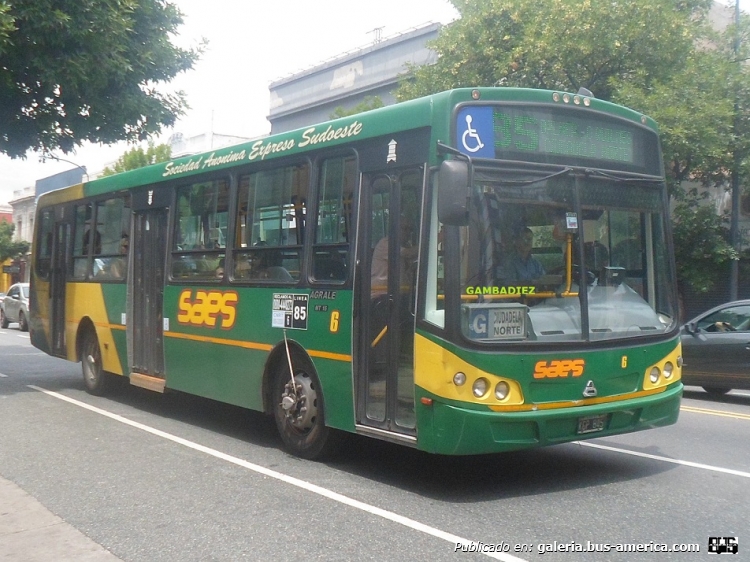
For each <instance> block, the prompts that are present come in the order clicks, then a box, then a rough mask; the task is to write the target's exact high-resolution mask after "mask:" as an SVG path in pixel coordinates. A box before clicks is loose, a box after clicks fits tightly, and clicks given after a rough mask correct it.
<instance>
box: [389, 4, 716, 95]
mask: <svg viewBox="0 0 750 562" xmlns="http://www.w3.org/2000/svg"><path fill="white" fill-rule="evenodd" d="M452 3H453V5H454V6H455V7H456V9H457V10H458V12H459V13H460V14H461V18H460V19H459V20H457V21H455V22H453V23H452V24H450V25H448V26H447V27H445V28H444V29H443V30H442V31H441V33H440V35H439V36H438V38H437V39H436V40H435V41H433V42H432V48H433V49H435V50H436V51H437V53H438V56H439V58H438V62H437V63H436V64H434V65H431V66H424V67H419V68H416V67H413V68H412V73H411V76H410V77H409V78H408V79H407V80H405V81H404V83H403V84H402V85H401V86H400V88H399V90H398V92H397V95H398V98H399V99H401V100H404V99H410V98H414V97H418V96H421V95H425V94H428V93H434V92H436V91H440V90H445V89H449V88H455V87H473V86H519V87H528V88H547V89H555V90H565V91H573V92H576V91H578V89H579V88H580V87H586V88H588V89H589V90H591V91H593V92H594V93H595V94H596V96H597V97H599V98H603V99H610V98H611V97H612V94H613V80H614V79H621V80H625V79H627V80H629V81H631V82H635V83H637V84H639V85H641V86H642V87H648V86H649V85H650V83H651V81H652V80H653V79H654V78H655V77H663V76H665V75H668V74H671V73H673V72H676V71H679V69H680V68H681V67H682V66H683V64H684V61H685V58H686V56H687V55H688V54H689V53H690V52H691V51H692V49H693V45H694V44H695V41H696V39H697V38H698V37H700V36H701V33H702V29H703V28H702V26H701V22H702V21H703V19H704V18H703V16H704V15H705V13H706V11H707V10H708V8H709V6H710V5H711V1H710V0H630V1H628V2H595V1H591V0H585V1H579V0H452Z"/></svg>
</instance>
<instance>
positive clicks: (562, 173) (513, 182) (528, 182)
mask: <svg viewBox="0 0 750 562" xmlns="http://www.w3.org/2000/svg"><path fill="white" fill-rule="evenodd" d="M572 171H573V168H565V169H563V170H560V171H559V172H555V173H554V174H549V175H548V176H543V177H541V178H534V179H532V180H507V179H501V180H496V181H497V183H499V184H500V185H520V186H525V185H534V184H535V183H540V182H545V181H547V180H551V179H553V178H557V177H560V176H565V175H567V174H569V173H570V172H572Z"/></svg>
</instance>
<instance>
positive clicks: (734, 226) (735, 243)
mask: <svg viewBox="0 0 750 562" xmlns="http://www.w3.org/2000/svg"><path fill="white" fill-rule="evenodd" d="M734 25H735V32H734V59H735V64H738V65H739V64H740V61H739V56H740V0H735V3H734ZM739 72H741V70H740V69H739V68H738V73H739ZM738 96H739V93H738V92H735V94H734V121H733V124H732V129H733V135H732V136H733V142H734V148H733V154H732V222H731V224H730V227H729V234H730V236H731V238H732V247H733V248H734V250H735V251H736V252H737V254H738V255H739V253H740V250H741V249H742V240H741V238H740V164H741V163H742V162H741V157H740V147H739V138H738V137H739V126H740V105H739V100H738V99H737V98H738ZM739 277H740V262H739V259H734V260H732V267H731V271H730V274H729V300H730V301H734V300H737V298H738V297H737V295H738V291H739Z"/></svg>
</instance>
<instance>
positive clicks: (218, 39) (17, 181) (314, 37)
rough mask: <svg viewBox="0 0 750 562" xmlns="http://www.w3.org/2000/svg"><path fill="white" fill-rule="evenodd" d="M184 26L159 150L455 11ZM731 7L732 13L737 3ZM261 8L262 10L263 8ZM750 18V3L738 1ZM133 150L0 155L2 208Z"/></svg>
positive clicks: (407, 7)
mask: <svg viewBox="0 0 750 562" xmlns="http://www.w3.org/2000/svg"><path fill="white" fill-rule="evenodd" d="M172 3H174V4H176V5H177V6H178V7H179V8H180V10H181V11H182V12H183V14H184V20H185V23H184V25H183V26H181V27H180V29H179V35H178V36H177V37H175V39H174V41H175V43H176V44H178V45H179V46H181V47H191V46H196V45H198V43H199V42H200V40H201V39H202V38H205V39H206V40H207V41H208V45H207V47H206V51H205V53H204V54H203V56H202V57H201V60H199V61H198V63H197V64H196V65H195V66H194V68H193V69H192V70H190V71H188V72H187V73H183V74H180V75H178V76H177V77H176V78H175V79H174V80H173V81H172V82H171V83H169V84H168V85H166V86H165V90H167V91H175V90H183V91H184V92H185V93H186V94H187V102H188V104H189V106H190V109H189V110H188V111H187V113H186V115H185V116H184V117H183V118H182V119H180V121H178V122H177V123H176V124H175V126H174V127H173V128H171V129H166V130H165V131H164V133H163V134H162V136H161V137H160V138H158V139H156V142H157V143H159V142H166V141H167V139H168V138H169V136H171V134H173V133H175V132H180V133H182V134H184V135H185V136H186V137H190V136H193V135H199V134H202V133H208V132H211V131H213V132H214V133H217V134H225V135H237V136H243V137H257V136H260V135H264V134H267V133H268V132H269V131H270V124H269V122H268V120H267V119H266V117H267V115H268V112H269V101H270V94H269V91H268V86H269V84H270V83H271V82H274V81H275V80H277V79H279V78H283V77H287V76H290V75H291V74H294V73H296V72H298V71H300V70H305V69H308V68H311V67H313V66H316V65H317V64H319V63H322V62H324V61H327V60H329V59H332V58H335V57H337V56H338V55H340V54H343V53H345V52H348V51H351V50H356V49H357V48H360V47H364V46H367V45H369V44H371V43H372V41H373V39H374V38H375V34H374V30H375V29H376V28H382V31H381V33H382V37H383V38H386V37H390V36H392V35H396V34H398V33H401V32H404V31H407V30H409V29H411V28H413V27H417V26H421V25H422V24H425V23H429V22H440V23H449V22H450V21H452V20H453V19H455V18H456V17H457V15H458V14H457V13H456V11H455V9H454V8H453V6H452V5H451V4H450V2H449V1H448V0H368V1H366V2H365V1H362V0H316V1H315V2H311V1H310V0H285V1H275V2H274V1H270V2H263V3H260V2H255V1H248V0H212V1H210V2H207V1H206V0H172ZM724 3H726V4H730V5H732V6H733V5H734V3H733V1H732V0H724ZM259 6H261V7H259ZM740 8H741V9H742V10H743V11H745V12H750V0H740ZM131 146H132V145H128V144H125V143H118V144H115V145H111V146H101V145H91V144H86V145H84V146H83V147H81V148H79V149H77V150H76V152H75V153H70V154H62V153H61V152H57V153H55V154H56V155H57V156H59V157H60V158H64V159H65V160H68V161H69V162H60V161H53V160H48V161H46V162H44V163H42V162H40V161H39V157H38V156H37V155H36V154H35V153H29V154H28V155H27V157H26V159H23V160H21V159H16V160H11V159H10V158H8V157H6V156H4V155H0V204H3V203H7V202H8V201H10V200H12V199H13V198H14V195H13V192H14V191H16V190H21V189H23V188H25V187H32V188H33V186H34V183H35V181H36V180H37V179H42V178H46V177H48V176H51V175H53V174H56V173H59V172H62V171H65V170H69V169H71V168H75V167H76V165H78V166H85V167H86V168H87V170H88V171H89V173H92V174H93V173H96V172H98V171H100V170H101V169H103V168H104V167H105V166H107V165H110V164H112V163H113V162H115V161H116V160H117V159H118V158H119V157H120V156H121V155H122V154H123V153H124V152H125V151H127V150H128V149H129V148H131Z"/></svg>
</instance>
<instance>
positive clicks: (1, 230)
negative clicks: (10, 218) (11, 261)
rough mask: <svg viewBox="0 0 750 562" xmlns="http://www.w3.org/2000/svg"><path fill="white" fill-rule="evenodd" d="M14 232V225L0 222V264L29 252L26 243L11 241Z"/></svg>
mask: <svg viewBox="0 0 750 562" xmlns="http://www.w3.org/2000/svg"><path fill="white" fill-rule="evenodd" d="M15 230H16V226H15V225H14V224H12V223H9V222H6V221H0V263H2V262H4V261H5V260H7V259H8V258H15V257H16V256H18V255H21V254H25V253H27V252H28V251H29V243H28V242H24V241H22V240H13V233H14V232H15Z"/></svg>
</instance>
